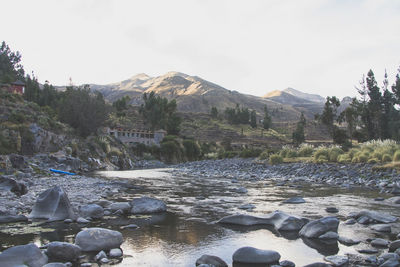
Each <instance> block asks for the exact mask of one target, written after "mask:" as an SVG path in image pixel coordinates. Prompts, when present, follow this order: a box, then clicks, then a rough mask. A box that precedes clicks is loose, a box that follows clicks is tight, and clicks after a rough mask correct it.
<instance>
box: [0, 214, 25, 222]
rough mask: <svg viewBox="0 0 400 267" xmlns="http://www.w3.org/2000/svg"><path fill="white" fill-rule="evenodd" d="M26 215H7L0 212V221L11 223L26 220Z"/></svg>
mask: <svg viewBox="0 0 400 267" xmlns="http://www.w3.org/2000/svg"><path fill="white" fill-rule="evenodd" d="M26 221H28V217H26V216H25V215H9V214H0V223H11V222H26Z"/></svg>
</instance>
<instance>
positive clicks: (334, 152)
mask: <svg viewBox="0 0 400 267" xmlns="http://www.w3.org/2000/svg"><path fill="white" fill-rule="evenodd" d="M343 153H344V152H343V150H342V149H341V148H339V147H332V148H331V149H330V150H329V161H337V159H338V156H339V155H342V154H343Z"/></svg>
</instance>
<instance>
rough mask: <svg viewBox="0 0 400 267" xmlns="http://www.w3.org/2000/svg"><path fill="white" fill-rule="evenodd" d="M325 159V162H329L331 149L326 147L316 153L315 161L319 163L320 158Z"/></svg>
mask: <svg viewBox="0 0 400 267" xmlns="http://www.w3.org/2000/svg"><path fill="white" fill-rule="evenodd" d="M321 157H323V159H324V160H326V161H328V158H329V149H328V148H326V147H320V148H318V149H317V150H316V151H315V152H314V161H315V162H318V161H319V160H320V158H321Z"/></svg>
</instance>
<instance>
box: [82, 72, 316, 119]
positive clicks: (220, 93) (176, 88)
mask: <svg viewBox="0 0 400 267" xmlns="http://www.w3.org/2000/svg"><path fill="white" fill-rule="evenodd" d="M90 87H91V88H92V90H95V91H99V92H101V93H102V94H103V95H104V96H105V98H106V99H107V100H109V101H111V102H113V101H115V100H117V99H119V98H121V97H123V96H126V95H127V96H129V97H131V104H134V105H139V104H141V103H142V94H143V93H150V92H152V91H153V92H155V93H156V94H158V95H160V96H162V97H166V98H168V99H170V100H171V99H175V100H176V102H177V105H178V110H179V111H181V112H200V113H209V112H210V110H211V107H213V106H215V107H217V109H218V111H219V112H220V113H222V112H223V111H224V110H225V109H226V108H227V107H231V108H232V107H235V106H236V104H239V105H240V106H241V107H247V108H249V109H250V110H253V109H254V110H256V112H257V114H258V117H259V119H261V118H262V116H263V114H264V106H265V105H266V106H267V107H268V110H269V112H270V113H271V115H272V119H273V120H274V121H275V122H285V121H286V122H287V121H297V120H298V118H299V117H300V113H301V112H304V111H303V110H302V109H301V108H300V109H297V108H293V106H291V105H290V104H282V103H279V102H277V101H274V100H271V99H267V98H262V97H257V96H252V95H247V94H241V93H239V92H237V91H231V90H228V89H226V88H223V87H222V86H219V85H217V84H215V83H212V82H209V81H206V80H204V79H202V78H200V77H198V76H190V75H187V74H184V73H180V72H168V73H166V74H164V75H161V76H158V77H149V76H148V75H146V74H139V75H135V76H133V77H131V78H129V79H127V80H124V81H122V82H118V83H112V84H108V85H97V84H91V85H90ZM306 113H307V114H308V113H309V112H306Z"/></svg>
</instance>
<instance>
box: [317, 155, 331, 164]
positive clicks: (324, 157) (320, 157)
mask: <svg viewBox="0 0 400 267" xmlns="http://www.w3.org/2000/svg"><path fill="white" fill-rule="evenodd" d="M315 162H316V163H326V162H328V158H327V157H326V156H325V155H320V156H319V157H318V158H317V160H316V161H315Z"/></svg>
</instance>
